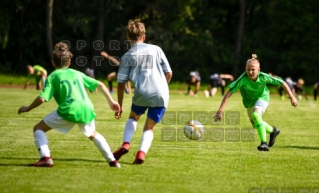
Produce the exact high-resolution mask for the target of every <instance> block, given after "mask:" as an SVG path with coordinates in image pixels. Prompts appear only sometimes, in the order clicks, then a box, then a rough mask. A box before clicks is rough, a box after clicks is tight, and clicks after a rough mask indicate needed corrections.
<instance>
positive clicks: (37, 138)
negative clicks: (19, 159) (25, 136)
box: [29, 120, 53, 167]
mask: <svg viewBox="0 0 319 193" xmlns="http://www.w3.org/2000/svg"><path fill="white" fill-rule="evenodd" d="M49 130H51V127H49V126H48V125H47V124H45V122H44V121H43V120H41V121H40V122H39V123H38V124H36V125H35V126H34V128H33V131H34V133H33V135H34V142H35V145H36V147H37V149H38V152H39V155H40V160H39V161H37V162H35V163H32V164H29V166H36V167H52V166H53V160H52V158H51V155H50V149H49V145H48V139H47V137H46V135H45V132H47V131H49Z"/></svg>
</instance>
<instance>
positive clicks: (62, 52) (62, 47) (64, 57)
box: [52, 42, 73, 67]
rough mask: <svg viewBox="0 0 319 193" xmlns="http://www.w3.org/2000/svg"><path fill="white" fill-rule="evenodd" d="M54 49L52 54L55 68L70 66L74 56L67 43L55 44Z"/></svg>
mask: <svg viewBox="0 0 319 193" xmlns="http://www.w3.org/2000/svg"><path fill="white" fill-rule="evenodd" d="M54 49H55V50H54V51H53V53H52V60H53V63H54V66H56V67H63V66H68V65H70V62H71V58H72V57H73V54H72V53H71V52H70V51H69V46H68V45H67V44H66V43H63V42H59V43H57V44H55V46H54Z"/></svg>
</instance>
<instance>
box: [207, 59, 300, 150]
mask: <svg viewBox="0 0 319 193" xmlns="http://www.w3.org/2000/svg"><path fill="white" fill-rule="evenodd" d="M256 58H257V55H256V54H253V55H252V58H251V59H249V60H247V63H246V72H244V73H243V74H242V75H241V76H240V77H239V78H238V79H237V80H236V81H234V82H232V83H231V84H230V85H229V86H228V88H229V90H228V91H227V93H226V95H225V96H224V98H223V100H222V102H221V105H220V107H219V109H218V111H217V113H216V115H215V116H214V117H213V119H214V121H215V122H217V121H220V120H221V118H222V115H223V112H224V109H225V107H226V104H227V102H228V100H229V98H230V96H231V95H232V94H234V93H235V92H236V91H237V90H240V93H241V95H242V97H243V104H244V107H245V108H246V109H247V114H248V117H249V119H250V122H251V124H252V126H253V127H254V128H255V129H257V132H258V135H259V138H260V140H261V143H260V145H259V146H258V147H257V149H258V150H259V151H269V147H272V146H273V145H274V144H275V142H276V137H277V136H278V135H279V133H280V130H279V129H278V128H276V127H272V126H270V125H269V124H268V123H266V122H265V121H263V119H262V115H263V113H265V111H266V108H267V106H268V104H269V90H268V88H267V84H274V85H277V86H282V87H283V88H284V89H285V91H286V93H287V94H288V95H289V98H290V102H291V105H292V106H294V107H296V106H297V104H298V100H297V99H296V98H295V97H294V95H293V93H292V92H291V90H290V88H289V86H288V85H287V83H285V82H284V81H283V80H282V79H278V78H274V77H272V76H270V75H268V74H266V73H263V72H260V64H259V61H258V60H257V59H256ZM266 133H269V134H270V139H269V142H268V145H267V142H266Z"/></svg>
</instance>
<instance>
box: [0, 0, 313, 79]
mask: <svg viewBox="0 0 319 193" xmlns="http://www.w3.org/2000/svg"><path fill="white" fill-rule="evenodd" d="M318 10H319V1H318V0H303V1H300V0H258V1H256V0H153V1H146V0H138V1H129V0H117V1H114V0H93V1H87V0H15V1H10V0H1V1H0V65H1V67H0V73H2V74H17V75H19V74H26V73H27V72H26V65H27V64H31V65H34V64H40V65H42V66H43V67H45V68H46V69H47V70H48V72H49V73H50V72H52V71H53V70H54V68H53V66H52V65H51V62H50V61H51V53H52V51H53V46H54V44H55V43H57V42H58V41H62V40H67V41H69V42H70V44H71V51H72V52H73V53H74V56H75V57H74V58H73V60H76V58H77V57H78V56H85V57H86V59H87V62H86V63H82V65H76V64H77V63H76V62H74V61H73V65H72V68H75V69H78V70H82V71H84V69H85V68H86V67H91V68H94V69H95V72H96V74H95V75H96V77H97V78H106V75H107V74H108V73H110V72H111V71H112V67H111V66H110V64H109V62H107V61H106V60H105V61H103V63H102V64H101V65H100V64H97V63H95V61H94V60H93V57H94V56H97V55H99V53H100V51H101V50H96V49H94V48H93V43H94V42H95V41H96V40H99V41H103V42H104V47H103V49H102V50H105V51H106V52H108V53H109V54H110V55H112V56H115V57H117V58H120V57H121V56H122V55H123V54H124V53H125V52H126V51H127V45H125V27H126V25H127V22H128V20H129V19H135V18H141V20H142V22H144V23H145V26H146V43H151V44H156V45H158V46H160V47H161V48H162V49H163V51H164V52H165V54H166V56H167V58H168V61H169V62H170V65H171V67H172V69H173V72H174V76H173V81H184V80H185V79H186V78H187V76H188V74H189V72H190V71H192V70H197V71H199V72H200V74H201V76H202V81H203V82H205V81H208V77H209V75H211V74H213V73H227V74H232V75H233V76H234V77H235V78H236V77H238V76H239V75H240V74H241V73H242V72H243V71H244V67H245V64H246V61H247V59H249V58H251V54H253V53H255V54H257V55H258V59H259V61H260V63H261V70H262V71H263V72H266V73H272V74H275V75H278V76H281V77H283V78H284V77H286V76H291V77H292V78H293V79H295V80H296V79H298V78H300V77H301V78H304V79H305V82H306V85H313V84H314V83H315V82H317V81H319V11H318ZM80 40H81V41H85V42H87V45H86V46H85V47H83V49H81V50H79V49H75V48H76V43H77V42H79V41H80ZM114 41H115V42H117V43H116V44H114ZM112 44H113V46H112ZM114 45H116V46H114ZM206 77H207V78H206Z"/></svg>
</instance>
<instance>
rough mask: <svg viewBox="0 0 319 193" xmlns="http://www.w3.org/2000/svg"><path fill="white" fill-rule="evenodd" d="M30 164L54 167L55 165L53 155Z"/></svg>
mask: <svg viewBox="0 0 319 193" xmlns="http://www.w3.org/2000/svg"><path fill="white" fill-rule="evenodd" d="M29 166H35V167H52V166H53V160H52V158H51V157H42V158H41V159H40V160H39V161H37V162H35V163H32V164H29Z"/></svg>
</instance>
